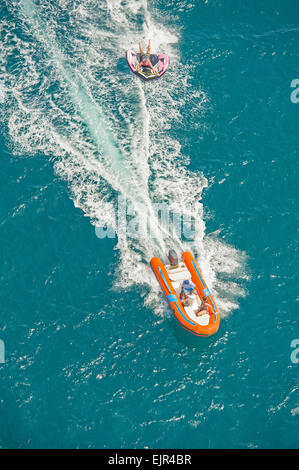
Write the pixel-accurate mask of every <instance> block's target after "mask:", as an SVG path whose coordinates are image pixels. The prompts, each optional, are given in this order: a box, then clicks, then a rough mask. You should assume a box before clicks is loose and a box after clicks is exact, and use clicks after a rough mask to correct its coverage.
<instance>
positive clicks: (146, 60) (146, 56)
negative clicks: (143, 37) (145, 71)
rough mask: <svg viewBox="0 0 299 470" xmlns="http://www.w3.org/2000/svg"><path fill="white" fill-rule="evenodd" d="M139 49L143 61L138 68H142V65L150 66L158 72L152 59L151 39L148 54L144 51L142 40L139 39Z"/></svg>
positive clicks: (154, 71) (153, 70)
mask: <svg viewBox="0 0 299 470" xmlns="http://www.w3.org/2000/svg"><path fill="white" fill-rule="evenodd" d="M139 51H140V58H141V62H139V64H138V65H137V67H136V70H139V71H140V69H141V67H150V68H151V70H152V72H153V73H156V70H155V69H154V67H153V65H152V63H151V61H150V54H151V40H150V39H149V41H148V46H147V51H146V54H145V53H144V52H143V49H142V45H141V41H139Z"/></svg>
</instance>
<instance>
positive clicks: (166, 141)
mask: <svg viewBox="0 0 299 470" xmlns="http://www.w3.org/2000/svg"><path fill="white" fill-rule="evenodd" d="M6 7H7V9H8V10H9V11H10V15H12V14H13V15H14V18H15V23H14V24H11V23H10V24H8V23H7V22H6V20H5V19H4V20H3V21H2V22H1V24H0V35H1V46H0V47H1V50H0V67H1V68H0V71H1V74H2V76H3V80H2V81H3V83H2V84H1V87H2V89H3V90H5V100H2V103H0V104H1V107H2V110H3V112H4V113H6V119H7V123H8V133H9V136H10V141H11V142H12V145H13V148H14V151H15V153H21V154H24V153H27V154H32V155H34V154H37V153H39V154H40V153H44V154H45V155H47V156H49V157H51V158H52V159H53V162H54V166H55V170H56V172H57V173H58V174H59V175H60V176H61V177H62V178H64V179H65V180H67V181H68V183H69V187H70V190H71V195H72V198H73V201H74V204H75V206H76V207H78V208H80V209H81V210H82V211H83V212H84V214H85V215H86V216H87V217H89V218H90V220H91V222H92V223H93V224H94V225H96V226H108V227H112V228H113V229H114V230H115V231H116V233H117V237H118V238H117V245H116V249H117V250H119V260H120V261H119V266H118V267H117V269H116V272H117V276H116V277H117V279H116V285H117V286H122V287H124V288H126V287H130V286H132V285H135V284H136V283H144V284H146V285H148V286H150V289H148V290H149V291H150V293H149V294H148V295H147V296H146V299H145V302H146V304H148V305H151V306H155V309H156V311H160V310H159V307H158V306H159V305H160V304H161V297H160V296H158V295H157V293H158V292H159V286H158V285H157V283H156V280H155V278H154V276H153V274H152V272H151V270H150V268H149V265H148V261H149V260H150V258H151V257H152V256H154V255H158V256H161V257H163V259H164V257H165V252H166V251H167V250H168V249H169V248H170V247H174V248H176V249H177V250H178V251H180V250H183V249H191V250H192V251H193V252H194V254H195V256H197V257H198V260H199V262H200V266H201V269H202V271H203V274H204V276H205V278H206V281H207V283H208V284H209V285H210V287H211V288H212V289H213V291H214V293H215V297H216V300H217V302H218V304H219V308H220V309H221V311H222V312H229V311H232V310H233V309H234V308H236V307H237V306H238V304H237V299H238V297H239V296H242V295H244V290H243V288H242V287H241V286H240V282H238V279H241V278H244V277H245V274H244V264H245V255H244V254H243V253H240V252H239V251H238V250H236V249H235V248H233V247H231V246H229V245H227V244H226V243H224V242H223V241H221V239H220V238H219V236H217V234H213V236H207V235H206V234H205V223H204V210H203V206H202V203H201V202H200V200H201V193H202V190H203V189H204V188H206V187H207V186H208V181H207V179H206V178H205V176H204V175H203V174H202V173H200V172H197V173H196V172H191V171H190V170H189V169H188V168H187V166H186V163H188V159H187V156H184V155H182V154H181V147H180V143H179V142H178V141H177V140H176V139H175V138H174V137H173V135H172V133H171V129H172V127H173V126H174V125H175V122H176V121H177V120H178V119H181V114H180V112H181V109H182V106H185V105H186V103H187V104H188V102H189V101H190V102H191V101H192V109H193V110H195V112H198V116H200V117H201V118H202V119H203V118H204V117H203V116H204V115H203V112H202V111H203V110H204V109H205V105H206V103H207V102H208V99H207V96H206V94H205V93H204V91H202V90H198V89H196V90H194V89H192V86H191V85H190V84H189V81H188V69H185V68H184V67H179V68H178V67H177V64H179V61H180V57H179V53H178V50H177V42H178V40H179V36H178V33H177V32H176V31H175V30H174V29H172V30H170V29H169V27H167V28H166V27H165V26H164V25H162V24H160V23H158V22H157V21H156V20H155V19H154V16H155V12H154V10H153V11H152V12H150V11H149V9H148V5H147V1H145V0H143V1H134V0H130V1H129V2H122V1H120V0H111V1H109V0H85V2H84V4H82V3H81V1H79V0H71V1H70V0H57V1H55V2H52V1H44V2H43V3H42V5H39V4H38V2H34V1H33V0H21V1H20V2H19V1H8V0H6ZM139 38H142V39H143V42H144V45H145V41H146V40H147V39H148V38H152V50H155V51H161V52H165V53H167V54H168V55H169V56H170V57H171V67H172V70H173V72H172V73H169V74H168V75H165V77H163V80H157V81H155V82H154V83H151V84H149V86H148V84H144V83H142V82H141V81H140V80H139V79H137V78H136V77H133V76H132V75H131V74H129V73H128V70H127V69H125V70H124V71H123V72H121V71H120V70H121V68H122V67H123V64H124V62H122V61H123V59H122V58H123V57H124V53H125V50H126V49H127V48H132V49H137V47H138V40H139ZM12 56H13V57H14V63H12V61H11V57H12ZM119 74H121V79H119ZM178 96H179V97H180V98H178ZM119 196H121V197H122V198H124V199H125V200H126V201H127V202H128V204H129V205H130V210H131V211H132V215H133V214H134V216H135V221H136V222H137V224H138V226H139V227H140V226H142V227H146V226H147V223H148V221H149V220H150V224H151V231H150V232H149V231H148V230H146V229H144V230H143V232H142V235H141V236H139V237H138V238H130V237H126V235H125V220H123V221H122V223H119V220H116V214H117V209H118V207H117V201H118V197H119ZM154 203H167V207H168V209H169V210H170V211H171V212H172V213H173V214H176V215H177V216H182V217H185V218H186V217H188V216H190V217H193V218H194V214H196V216H195V219H194V220H193V224H194V228H195V233H196V235H195V238H194V239H193V240H192V242H190V241H189V242H188V241H182V239H181V236H180V233H179V232H178V231H177V230H175V229H174V228H173V226H171V227H169V224H167V223H166V222H164V223H163V221H161V220H160V219H159V218H158V216H157V213H156V212H155V210H154ZM99 243H101V242H100V240H99ZM223 274H225V276H223Z"/></svg>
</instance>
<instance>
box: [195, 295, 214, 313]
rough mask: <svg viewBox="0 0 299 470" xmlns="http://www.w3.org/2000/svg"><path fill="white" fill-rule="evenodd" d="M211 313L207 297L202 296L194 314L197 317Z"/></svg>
mask: <svg viewBox="0 0 299 470" xmlns="http://www.w3.org/2000/svg"><path fill="white" fill-rule="evenodd" d="M211 314H212V307H211V305H210V304H209V302H208V301H207V298H206V297H203V298H202V301H201V304H200V307H199V309H198V310H196V312H195V315H196V316H197V317H201V316H202V315H211Z"/></svg>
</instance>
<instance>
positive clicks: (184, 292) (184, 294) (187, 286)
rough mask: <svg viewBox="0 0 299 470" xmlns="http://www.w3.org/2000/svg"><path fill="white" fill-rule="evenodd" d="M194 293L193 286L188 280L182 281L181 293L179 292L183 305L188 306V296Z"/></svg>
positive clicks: (189, 300) (189, 301)
mask: <svg viewBox="0 0 299 470" xmlns="http://www.w3.org/2000/svg"><path fill="white" fill-rule="evenodd" d="M193 293H195V285H194V284H193V282H192V281H190V280H189V279H186V280H185V281H183V284H182V288H181V292H180V300H181V301H182V303H183V305H190V303H192V302H191V299H190V295H192V294H193Z"/></svg>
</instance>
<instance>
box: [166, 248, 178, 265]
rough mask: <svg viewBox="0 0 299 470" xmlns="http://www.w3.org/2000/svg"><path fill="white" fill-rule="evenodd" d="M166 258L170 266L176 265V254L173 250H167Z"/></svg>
mask: <svg viewBox="0 0 299 470" xmlns="http://www.w3.org/2000/svg"><path fill="white" fill-rule="evenodd" d="M168 259H169V262H170V266H176V265H177V264H178V263H179V258H178V255H177V254H176V252H175V251H174V250H169V253H168Z"/></svg>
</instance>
